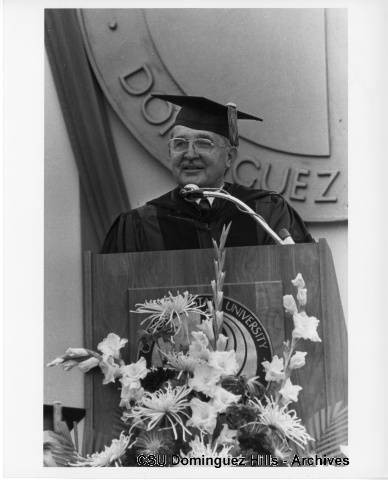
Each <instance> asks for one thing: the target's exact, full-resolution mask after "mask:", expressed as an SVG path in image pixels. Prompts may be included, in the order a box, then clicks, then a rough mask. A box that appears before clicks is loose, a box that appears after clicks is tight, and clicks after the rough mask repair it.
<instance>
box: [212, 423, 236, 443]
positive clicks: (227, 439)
mask: <svg viewBox="0 0 388 480" xmlns="http://www.w3.org/2000/svg"><path fill="white" fill-rule="evenodd" d="M236 441H237V430H231V429H230V428H229V427H228V425H227V424H226V423H224V424H223V426H222V430H221V433H220V435H219V436H218V438H217V443H218V444H219V445H224V444H235V443H236Z"/></svg>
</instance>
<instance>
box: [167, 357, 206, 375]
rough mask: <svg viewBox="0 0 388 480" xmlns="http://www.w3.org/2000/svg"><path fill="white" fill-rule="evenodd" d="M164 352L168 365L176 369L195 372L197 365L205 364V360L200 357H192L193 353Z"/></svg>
mask: <svg viewBox="0 0 388 480" xmlns="http://www.w3.org/2000/svg"><path fill="white" fill-rule="evenodd" d="M162 353H163V355H164V356H165V357H166V359H167V364H168V366H169V367H170V368H172V369H174V370H178V371H183V372H194V370H195V368H196V367H197V366H199V365H203V364H204V361H203V360H201V359H200V358H196V357H192V356H191V355H185V354H184V353H182V352H178V353H177V352H170V353H164V352H162Z"/></svg>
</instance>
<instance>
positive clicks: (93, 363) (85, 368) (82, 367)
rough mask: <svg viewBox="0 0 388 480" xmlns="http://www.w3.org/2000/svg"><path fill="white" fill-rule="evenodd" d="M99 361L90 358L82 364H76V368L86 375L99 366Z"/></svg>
mask: <svg viewBox="0 0 388 480" xmlns="http://www.w3.org/2000/svg"><path fill="white" fill-rule="evenodd" d="M99 363H100V362H99V360H98V358H96V357H90V358H88V359H87V360H84V361H83V362H80V363H79V364H78V368H79V369H80V370H81V372H82V373H86V372H88V371H89V370H91V369H92V368H94V367H97V366H98V364H99Z"/></svg>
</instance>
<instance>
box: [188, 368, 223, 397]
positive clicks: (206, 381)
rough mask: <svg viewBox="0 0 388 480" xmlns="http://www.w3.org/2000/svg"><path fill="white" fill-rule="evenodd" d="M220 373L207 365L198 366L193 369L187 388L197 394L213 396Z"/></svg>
mask: <svg viewBox="0 0 388 480" xmlns="http://www.w3.org/2000/svg"><path fill="white" fill-rule="evenodd" d="M220 376H221V372H220V371H219V370H218V369H217V368H214V367H212V366H211V365H208V364H206V363H205V364H203V365H198V366H197V367H195V369H194V376H193V378H190V380H189V386H190V387H191V388H192V389H193V390H196V391H197V392H202V393H204V394H205V395H208V396H209V397H211V396H213V393H214V391H215V388H216V384H217V382H218V381H219V379H220Z"/></svg>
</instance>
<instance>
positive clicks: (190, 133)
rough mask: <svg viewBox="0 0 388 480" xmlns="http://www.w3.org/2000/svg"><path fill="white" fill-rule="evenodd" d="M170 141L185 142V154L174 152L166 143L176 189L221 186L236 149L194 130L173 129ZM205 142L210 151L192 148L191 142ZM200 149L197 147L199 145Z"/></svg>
mask: <svg viewBox="0 0 388 480" xmlns="http://www.w3.org/2000/svg"><path fill="white" fill-rule="evenodd" d="M171 138H180V139H185V140H188V141H189V143H188V145H187V149H186V150H185V151H179V150H175V149H174V148H173V146H172V144H171V142H170V149H169V150H170V158H171V166H172V174H173V176H174V178H175V180H176V182H177V183H178V185H180V186H184V185H187V184H188V183H193V184H195V185H198V186H199V187H215V188H218V187H220V186H222V184H223V182H224V176H225V172H226V170H227V169H228V168H229V167H230V165H231V163H232V161H233V159H234V158H235V156H236V149H235V148H234V147H230V146H229V145H228V144H227V140H226V138H224V137H223V136H222V135H218V134H217V133H214V132H208V131H205V130H194V129H192V128H188V127H184V126H181V125H177V126H175V127H174V129H173V132H172V136H171ZM196 139H207V140H210V141H211V142H212V143H210V144H209V145H213V146H211V147H210V148H196V147H195V145H194V144H193V140H196ZM199 145H200V144H199Z"/></svg>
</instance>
